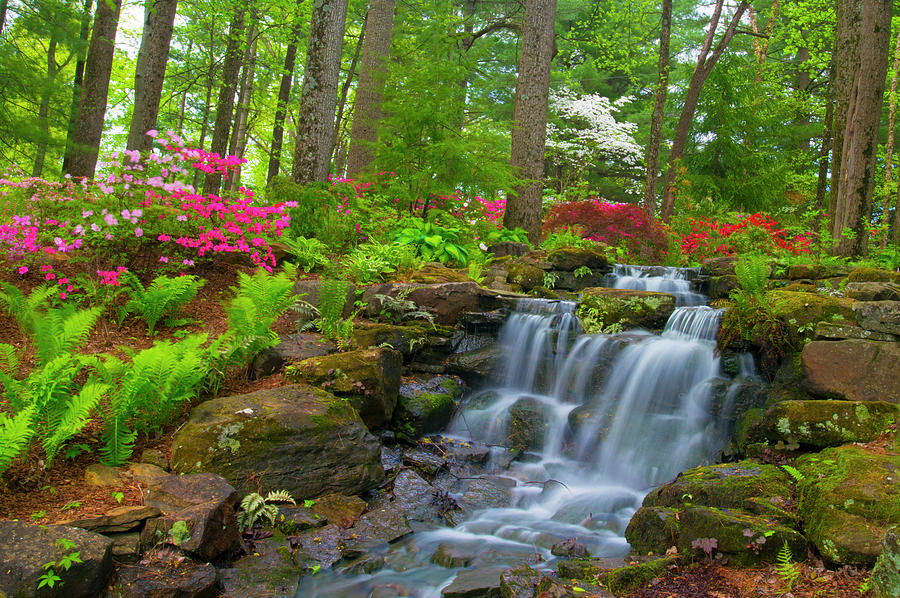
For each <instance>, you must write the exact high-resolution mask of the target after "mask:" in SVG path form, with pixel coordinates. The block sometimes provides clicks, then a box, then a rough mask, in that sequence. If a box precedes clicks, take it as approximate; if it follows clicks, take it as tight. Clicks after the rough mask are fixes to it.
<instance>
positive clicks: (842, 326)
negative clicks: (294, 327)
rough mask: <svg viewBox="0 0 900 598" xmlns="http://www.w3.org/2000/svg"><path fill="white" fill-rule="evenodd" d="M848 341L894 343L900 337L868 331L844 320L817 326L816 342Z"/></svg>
mask: <svg viewBox="0 0 900 598" xmlns="http://www.w3.org/2000/svg"><path fill="white" fill-rule="evenodd" d="M848 339H859V340H868V341H887V342H894V341H896V340H898V337H896V336H894V335H893V334H887V333H885V332H873V331H871V330H866V329H865V328H863V327H862V326H858V325H856V324H853V323H851V322H846V321H843V320H838V321H836V322H819V323H818V324H816V340H840V341H843V340H848Z"/></svg>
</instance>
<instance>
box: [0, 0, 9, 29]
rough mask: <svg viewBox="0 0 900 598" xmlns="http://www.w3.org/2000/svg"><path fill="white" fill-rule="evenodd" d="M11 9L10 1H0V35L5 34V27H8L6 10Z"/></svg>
mask: <svg viewBox="0 0 900 598" xmlns="http://www.w3.org/2000/svg"><path fill="white" fill-rule="evenodd" d="M8 7H9V0H0V33H3V27H4V26H5V25H6V9H7V8H8Z"/></svg>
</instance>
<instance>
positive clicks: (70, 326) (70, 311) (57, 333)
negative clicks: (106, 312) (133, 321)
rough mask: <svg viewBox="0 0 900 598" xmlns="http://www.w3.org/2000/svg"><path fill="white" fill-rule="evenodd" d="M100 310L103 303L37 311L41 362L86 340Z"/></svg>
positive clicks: (38, 344) (37, 343) (49, 360)
mask: <svg viewBox="0 0 900 598" xmlns="http://www.w3.org/2000/svg"><path fill="white" fill-rule="evenodd" d="M100 312H101V309H100V308H99V307H92V308H90V309H80V310H76V309H74V308H73V307H71V306H69V307H65V308H62V309H48V310H46V311H45V312H43V313H40V312H39V313H36V314H34V315H33V318H32V322H33V327H34V341H35V344H36V345H37V347H36V348H37V354H38V361H39V362H40V364H41V365H46V364H47V363H49V362H51V361H52V360H54V359H56V358H57V357H59V356H61V355H63V354H65V353H68V352H70V351H73V350H74V349H75V348H77V347H78V345H80V344H81V343H82V342H84V341H85V339H87V337H88V334H90V332H91V329H92V328H93V327H94V324H96V323H97V319H98V318H99V317H100Z"/></svg>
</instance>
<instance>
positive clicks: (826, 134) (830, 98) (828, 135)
mask: <svg viewBox="0 0 900 598" xmlns="http://www.w3.org/2000/svg"><path fill="white" fill-rule="evenodd" d="M833 65H834V62H832V67H833ZM831 70H832V71H833V70H834V69H833V68H832V69H831ZM833 79H834V77H829V83H828V92H827V93H826V97H825V124H824V127H823V128H822V145H821V147H820V148H819V177H818V180H817V182H816V207H817V208H819V209H820V210H825V209H827V207H828V206H826V205H825V194H826V193H828V165H829V160H828V156H829V154H830V153H831V147H832V145H833V139H834V130H833V129H832V126H833V124H834V89H833V87H832V81H833Z"/></svg>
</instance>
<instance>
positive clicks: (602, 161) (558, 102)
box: [546, 89, 644, 195]
mask: <svg viewBox="0 0 900 598" xmlns="http://www.w3.org/2000/svg"><path fill="white" fill-rule="evenodd" d="M632 99H633V98H632V97H630V96H626V97H623V98H619V99H618V100H616V101H614V102H613V101H610V99H609V98H607V97H604V96H601V95H599V94H584V95H579V94H577V93H575V92H574V91H572V90H568V89H565V90H557V91H553V92H551V94H550V112H551V121H550V122H549V123H548V124H547V149H546V158H547V160H548V162H549V163H550V166H551V168H550V169H549V170H550V172H551V173H552V174H553V175H555V176H551V178H552V179H553V183H554V186H556V187H557V191H559V192H563V191H565V190H566V189H567V188H569V187H571V186H574V185H577V184H580V183H585V182H588V181H590V182H594V181H595V180H596V179H598V178H601V179H607V180H610V179H611V181H610V182H611V183H612V184H613V185H615V186H617V187H619V188H620V189H621V192H622V193H624V194H627V195H636V194H639V193H640V187H639V182H640V180H641V178H642V176H643V166H642V162H643V158H644V150H643V148H642V147H641V146H639V145H638V144H637V142H636V141H635V140H634V137H633V134H634V131H635V129H637V125H636V124H634V123H630V122H620V121H618V120H616V117H615V113H616V112H618V111H619V110H620V109H621V107H622V106H624V105H625V104H627V103H629V102H631V101H632ZM605 186H609V185H608V184H607V185H605Z"/></svg>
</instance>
